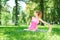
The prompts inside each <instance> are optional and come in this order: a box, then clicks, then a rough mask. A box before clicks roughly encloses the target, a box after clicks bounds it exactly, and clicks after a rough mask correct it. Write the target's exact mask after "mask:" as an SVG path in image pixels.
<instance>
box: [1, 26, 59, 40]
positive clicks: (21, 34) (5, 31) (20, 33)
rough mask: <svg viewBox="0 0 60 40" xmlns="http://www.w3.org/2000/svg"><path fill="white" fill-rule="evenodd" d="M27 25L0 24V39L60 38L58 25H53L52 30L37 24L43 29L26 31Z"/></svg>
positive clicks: (52, 39)
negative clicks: (49, 30)
mask: <svg viewBox="0 0 60 40" xmlns="http://www.w3.org/2000/svg"><path fill="white" fill-rule="evenodd" d="M27 26H28V25H21V26H0V40H60V25H53V26H52V32H43V31H45V30H47V31H48V27H46V26H40V25H39V26H38V27H39V29H40V30H43V31H26V30H23V29H25V28H27Z"/></svg>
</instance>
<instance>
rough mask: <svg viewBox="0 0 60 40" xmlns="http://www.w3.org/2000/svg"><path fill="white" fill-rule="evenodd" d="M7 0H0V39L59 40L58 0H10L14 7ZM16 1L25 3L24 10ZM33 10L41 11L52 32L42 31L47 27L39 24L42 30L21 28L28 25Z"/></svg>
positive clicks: (59, 1) (59, 17)
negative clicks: (50, 25)
mask: <svg viewBox="0 0 60 40" xmlns="http://www.w3.org/2000/svg"><path fill="white" fill-rule="evenodd" d="M8 1H9V0H0V40H60V0H11V1H12V2H14V3H15V6H14V5H13V4H11V5H12V6H14V7H11V6H10V5H8V3H9V2H8ZM18 1H23V2H24V3H25V4H26V7H25V10H22V8H21V6H20V4H19V3H21V2H19V3H18ZM7 2H8V3H7ZM10 3H11V2H10ZM22 5H23V4H22ZM23 7H24V5H23ZM12 9H13V10H12ZM34 10H40V11H42V14H43V16H42V19H43V20H44V21H46V22H48V23H51V24H52V32H44V31H45V30H46V31H48V27H47V26H42V25H40V24H39V25H38V27H39V29H40V30H42V31H39V32H37V31H34V32H33V31H25V30H23V29H25V28H27V27H28V26H29V23H30V21H31V17H32V16H33V13H34Z"/></svg>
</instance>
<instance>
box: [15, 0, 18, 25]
mask: <svg viewBox="0 0 60 40" xmlns="http://www.w3.org/2000/svg"><path fill="white" fill-rule="evenodd" d="M15 3H16V11H15V18H16V20H15V25H18V14H19V11H18V1H17V0H15Z"/></svg>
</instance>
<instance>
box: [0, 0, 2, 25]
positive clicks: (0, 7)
mask: <svg viewBox="0 0 60 40" xmlns="http://www.w3.org/2000/svg"><path fill="white" fill-rule="evenodd" d="M1 8H2V6H1V0H0V25H1Z"/></svg>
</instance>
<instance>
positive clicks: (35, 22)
mask: <svg viewBox="0 0 60 40" xmlns="http://www.w3.org/2000/svg"><path fill="white" fill-rule="evenodd" d="M41 17H42V12H41V11H38V10H37V11H35V12H34V16H33V17H32V20H31V22H30V25H29V27H28V29H24V30H31V31H36V30H38V27H37V25H38V23H39V22H42V23H44V24H45V25H48V27H49V30H48V31H51V30H52V27H51V25H50V24H49V23H47V22H45V21H43V20H42V19H41Z"/></svg>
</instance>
